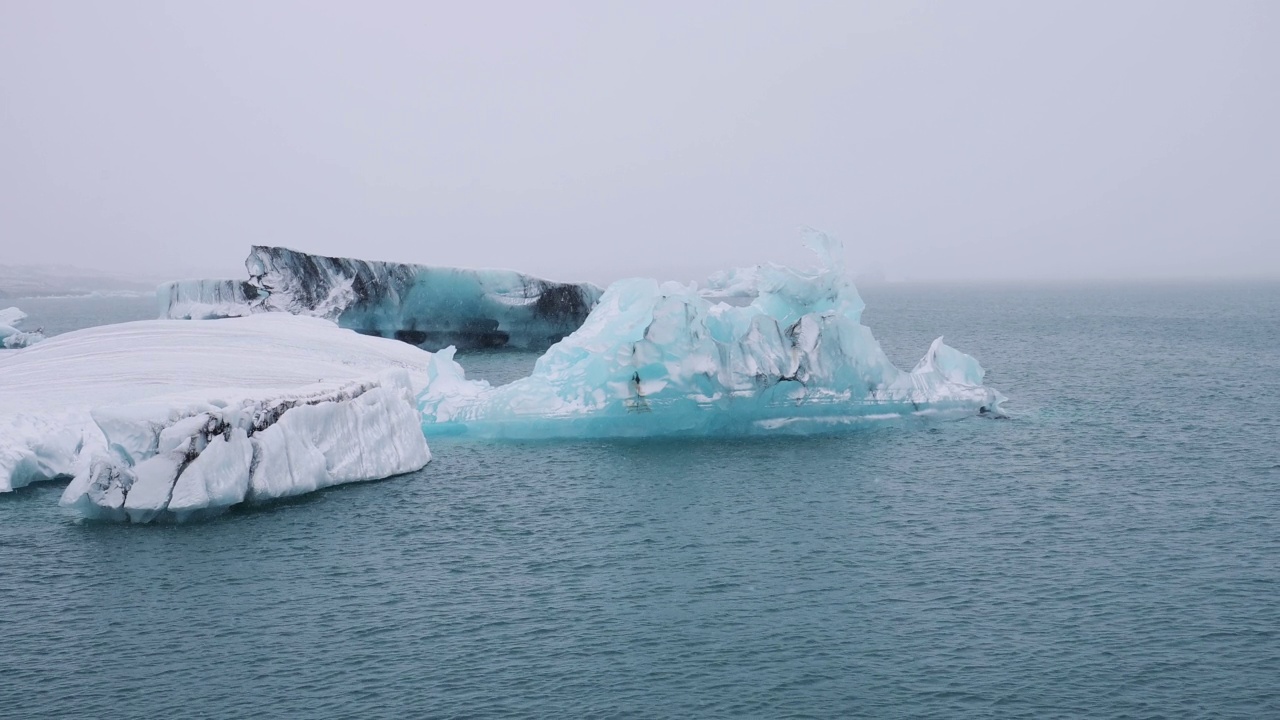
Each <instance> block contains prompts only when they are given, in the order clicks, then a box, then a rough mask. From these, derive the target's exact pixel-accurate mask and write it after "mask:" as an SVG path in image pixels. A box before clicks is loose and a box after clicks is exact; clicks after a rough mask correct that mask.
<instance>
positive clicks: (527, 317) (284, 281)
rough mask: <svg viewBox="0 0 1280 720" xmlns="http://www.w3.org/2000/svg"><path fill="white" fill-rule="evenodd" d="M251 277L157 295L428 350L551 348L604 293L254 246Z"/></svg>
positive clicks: (168, 311) (197, 315) (166, 306)
mask: <svg viewBox="0 0 1280 720" xmlns="http://www.w3.org/2000/svg"><path fill="white" fill-rule="evenodd" d="M245 267H246V268H247V270H248V273H249V279H248V280H247V281H238V280H188V281H178V282H173V283H166V284H164V285H161V286H160V287H159V288H158V290H157V296H158V299H159V303H160V315H161V317H164V318H179V319H207V318H223V317H237V316H244V315H251V314H256V313H262V312H283V313H290V314H294V315H310V316H315V317H322V318H325V319H328V320H333V321H334V322H336V323H337V324H338V325H339V326H341V327H344V328H350V329H353V330H356V331H358V332H361V333H365V334H369V335H378V336H381V337H389V338H395V339H397V340H402V341H405V342H408V343H410V344H413V345H418V346H421V347H423V348H425V349H429V350H435V349H439V348H442V347H445V346H447V345H454V346H456V347H462V348H496V347H509V348H522V349H538V350H541V349H544V348H546V347H548V346H550V345H551V344H552V343H554V342H556V341H558V340H560V339H561V338H563V337H564V336H566V335H568V334H569V333H571V332H573V331H574V330H576V329H577V328H578V327H579V326H581V325H582V323H583V321H584V320H585V319H586V317H587V315H588V314H589V313H590V312H591V308H593V307H594V306H595V304H596V302H597V301H598V300H599V299H600V294H601V290H600V289H599V288H597V287H596V286H594V285H591V284H588V283H581V284H570V283H557V282H551V281H549V280H543V279H540V278H535V277H531V276H529V275H524V274H521V273H517V272H513V271H509V270H463V269H457V268H443V267H431V266H426V265H411V264H405V263H391V262H377V261H369V260H357V259H352V258H338V257H325V256H320V255H310V254H307V253H303V252H298V251H296V250H290V249H288V248H282V247H267V246H254V247H253V248H252V250H251V251H250V253H249V257H248V258H247V259H246V260H245Z"/></svg>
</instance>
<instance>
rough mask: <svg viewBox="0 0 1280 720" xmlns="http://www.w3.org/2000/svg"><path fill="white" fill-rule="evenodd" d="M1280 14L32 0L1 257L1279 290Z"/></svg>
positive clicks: (1, 78) (1127, 8) (15, 63)
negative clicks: (819, 244)
mask: <svg viewBox="0 0 1280 720" xmlns="http://www.w3.org/2000/svg"><path fill="white" fill-rule="evenodd" d="M1277 38H1280V2H1256V3H1249V2H1231V1H1223V2H1210V1H1208V0H1206V1H1204V2H1198V3H1184V2H1167V1H1160V2H1006V3H992V2H937V3H924V4H914V3H907V2H878V3H854V2H849V1H848V0H845V1H842V2H830V3H820V2H784V1H783V0H777V1H774V2H760V3H751V2H743V1H741V0H736V1H733V2H709V1H705V0H694V1H692V2H690V1H688V0H686V1H683V2H652V1H649V2H625V3H604V2H595V1H588V0H583V1H582V2H573V3H563V2H549V1H547V0H539V1H538V2H506V3H482V2H471V3H461V2H440V3H426V2H380V3H378V2H342V3H338V2H316V1H314V0H307V1H305V2H274V1H267V2H256V1H255V2H228V1H226V0H219V1H218V2H187V1H179V2H171V3H160V2H127V1H121V0H113V2H50V1H47V0H0V263H46V262H62V263H72V264H76V265H81V266H97V267H102V268H106V269H111V270H128V269H135V270H139V271H144V272H160V273H164V272H172V273H178V274H188V275H190V274H197V275H200V274H204V275H239V274H242V273H243V264H242V263H243V259H244V256H245V255H246V253H247V251H248V247H249V245H250V244H253V243H261V244H282V245H288V246H290V247H294V248H298V249H301V250H306V251H310V252H318V253H324V254H333V255H348V256H355V257H365V258H370V259H387V260H405V261H415V262H424V263H430V264H439V265H459V266H469V267H510V268H514V269H518V270H524V271H527V272H533V273H536V274H540V275H543V276H548V277H552V278H555V279H562V280H576V279H593V280H597V281H607V280H610V279H614V278H617V277H621V276H629V275H653V274H658V275H663V276H668V277H680V278H686V277H695V276H697V275H700V274H704V273H705V272H707V271H710V270H712V269H715V268H717V267H721V266H734V265H744V264H752V263H755V262H759V261H766V260H775V261H780V260H786V259H787V258H788V257H790V256H795V255H796V254H797V253H799V252H801V251H800V249H799V242H798V238H799V234H798V232H797V228H798V227H800V226H801V225H811V226H815V227H818V228H821V229H824V230H826V231H828V232H830V233H831V234H834V235H836V236H838V237H840V238H842V239H843V240H844V241H845V244H846V246H847V247H848V251H849V260H850V263H851V264H852V265H853V266H854V267H855V268H857V269H860V270H862V271H867V270H879V271H881V272H883V273H884V274H886V275H888V276H889V277H895V278H911V279H929V278H947V279H983V278H1050V277H1062V278H1071V277H1130V276H1136V277H1163V276H1189V275H1205V274H1208V275H1272V276H1275V275H1280V41H1278V40H1277Z"/></svg>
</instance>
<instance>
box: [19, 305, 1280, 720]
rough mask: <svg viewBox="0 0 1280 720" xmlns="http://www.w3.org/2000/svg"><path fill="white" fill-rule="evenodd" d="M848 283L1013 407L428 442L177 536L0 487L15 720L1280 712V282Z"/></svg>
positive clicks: (42, 491)
mask: <svg viewBox="0 0 1280 720" xmlns="http://www.w3.org/2000/svg"><path fill="white" fill-rule="evenodd" d="M864 297H865V298H866V300H867V305H868V310H867V312H866V315H865V317H864V322H865V323H866V324H867V325H869V326H870V327H871V328H872V329H873V330H874V331H875V333H876V335H877V337H878V338H880V340H881V341H882V343H883V344H884V345H885V348H886V350H887V351H888V352H889V354H890V357H892V358H893V359H894V360H895V361H897V362H898V363H899V364H900V365H905V366H910V365H911V364H912V363H914V361H915V360H916V359H917V358H918V357H919V355H921V354H923V352H924V350H925V349H926V348H927V346H928V343H929V341H930V340H931V339H932V338H933V337H935V336H937V335H939V334H944V333H945V334H946V335H947V339H948V342H949V343H950V344H953V345H954V346H955V347H957V348H960V349H961V350H964V351H966V352H968V353H971V354H973V355H974V356H976V357H978V358H979V359H980V360H981V361H982V362H983V364H984V365H985V366H986V367H987V368H988V370H989V375H988V382H989V383H990V384H992V385H994V386H995V387H997V388H999V389H1000V390H1002V391H1003V392H1004V393H1005V394H1006V395H1008V396H1009V397H1010V402H1009V403H1008V405H1007V409H1008V410H1009V411H1010V412H1011V413H1012V414H1013V416H1014V417H1013V419H1011V420H1008V421H994V420H985V419H979V418H973V419H969V420H963V421H959V422H950V423H940V424H927V425H919V426H905V427H902V426H900V427H891V428H882V429H876V430H864V431H860V432H855V433H852V434H844V435H832V436H825V437H808V438H794V437H787V438H778V439H763V440H762V439H754V440H749V441H723V440H720V441H700V440H696V439H688V440H683V441H662V442H636V441H631V442H601V441H590V442H541V443H509V442H508V443H482V442H468V441H463V440H437V441H434V442H433V448H432V449H433V451H434V452H435V455H436V459H435V460H434V461H433V462H432V463H431V464H430V465H429V466H427V468H425V469H424V470H423V471H421V472H418V473H414V474H411V475H406V476H401V477H396V478H391V479H388V480H385V481H380V482H374V483H367V484H359V485H351V486H344V487H339V488H334V489H331V490H328V491H324V492H321V493H317V494H315V495H313V496H310V497H306V498H303V499H300V500H298V501H294V502H288V503H280V504H275V505H270V506H267V507H263V508H257V509H249V510H241V511H235V512H232V513H229V514H227V515H225V516H223V517H221V518H218V519H216V520H212V521H209V522H203V523H196V524H189V525H180V526H175V525H162V526H127V525H123V526H122V525H109V524H96V523H84V522H78V521H76V520H75V519H74V518H71V517H70V516H68V515H67V514H66V513H65V512H64V511H62V510H60V509H59V508H58V507H57V498H58V495H59V493H60V491H61V487H60V486H59V485H57V484H44V485H39V486H35V487H31V488H27V489H24V490H21V491H19V492H16V493H12V494H9V495H5V496H0V677H3V682H0V716H3V717H15V718H16V717H59V716H80V717H100V718H111V717H158V716H164V717H171V718H186V717H192V718H194V717H232V716H235V717H243V716H262V717H298V718H328V717H333V718H338V717H615V716H626V717H637V718H652V717H823V718H825V717H857V716H868V717H913V718H914V717H975V716H976V717H1037V718H1043V717H1055V716H1069V717H1083V716H1089V717H1124V716H1131V717H1147V716H1160V717H1205V716H1219V717H1276V716H1280V284H1275V283H1271V284H1267V283H1236V284H1225V283H1223V284H1187V283H1184V284H1144V285H1121V284H1094V285H1056V286H1047V287H1034V286H1006V287H977V286H955V287H945V286H933V287H927V286H914V285H903V286H885V287H878V288H867V289H865V291H864ZM58 303H62V304H61V305H58ZM16 304H18V305H19V307H23V308H24V309H25V310H27V312H29V313H30V314H31V317H30V319H29V320H28V321H27V323H28V325H29V326H30V327H36V326H38V325H44V326H45V327H46V329H47V330H49V331H51V332H59V331H65V330H67V329H71V328H72V327H76V326H83V325H86V324H94V323H101V322H111V321H118V320H123V319H135V318H137V317H150V316H151V315H152V313H153V312H154V309H153V308H152V307H150V306H149V305H148V306H145V308H144V304H143V303H141V302H139V303H135V304H134V305H136V307H135V306H134V305H131V304H130V303H111V302H105V301H104V300H102V299H99V300H96V301H95V300H89V299H82V300H75V301H72V300H59V301H53V300H49V301H42V302H39V303H23V302H22V301H18V302H16ZM533 359H534V358H533V356H531V355H527V354H510V353H490V354H473V355H469V356H463V357H461V358H460V360H461V361H462V362H463V364H464V366H466V367H468V369H469V371H470V372H471V373H472V375H473V376H481V377H486V378H489V379H490V380H492V381H494V382H504V381H509V380H511V379H514V378H515V377H519V376H521V375H523V374H525V373H527V372H528V370H529V369H530V368H531V366H532V363H533Z"/></svg>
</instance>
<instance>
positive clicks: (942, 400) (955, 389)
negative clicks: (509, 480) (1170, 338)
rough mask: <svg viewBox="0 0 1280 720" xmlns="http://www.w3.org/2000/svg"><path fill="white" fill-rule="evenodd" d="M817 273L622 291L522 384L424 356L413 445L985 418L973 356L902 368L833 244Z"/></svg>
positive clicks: (988, 398) (784, 271)
mask: <svg viewBox="0 0 1280 720" xmlns="http://www.w3.org/2000/svg"><path fill="white" fill-rule="evenodd" d="M807 242H808V244H809V246H810V247H811V248H812V249H813V250H815V252H816V253H817V254H818V257H819V260H820V267H819V269H818V270H817V271H815V272H801V271H798V270H794V269H791V268H787V267H781V266H762V267H756V268H750V269H746V270H741V271H737V272H733V273H726V274H722V275H720V276H718V277H715V278H713V279H712V281H711V283H710V284H709V286H708V287H707V288H705V289H704V290H701V291H700V290H699V289H698V288H697V287H696V286H693V285H689V286H686V285H680V284H677V283H665V284H659V283H658V282H657V281H655V280H640V279H637V280H624V281H620V282H617V283H614V284H613V285H612V286H610V287H609V289H608V290H607V291H606V292H605V293H604V296H603V297H602V298H601V300H600V303H599V305H597V306H596V308H595V310H593V311H592V313H591V315H590V316H589V317H588V318H587V320H586V322H585V323H584V324H583V326H582V327H581V328H580V329H579V330H578V331H577V332H575V333H573V334H572V335H570V336H569V337H567V338H565V339H564V340H562V341H561V342H559V343H557V344H556V345H555V346H553V347H552V348H551V349H550V350H548V351H547V353H546V354H545V355H543V356H542V357H541V358H539V359H538V361H537V364H536V365H535V368H534V372H533V374H532V375H531V376H530V377H527V378H524V379H521V380H517V381H515V382H513V383H510V384H508V385H503V386H499V387H492V386H490V385H489V384H488V383H486V382H483V381H469V380H467V379H466V377H465V374H464V373H463V371H462V368H461V367H460V366H459V365H458V364H457V363H455V362H454V361H453V359H452V357H453V356H452V353H451V352H450V351H447V350H446V351H444V352H440V353H437V354H436V355H435V356H434V357H433V359H432V362H431V368H430V375H431V379H430V383H429V384H428V386H427V388H426V389H425V390H424V391H423V392H422V393H421V394H420V395H419V398H418V402H419V405H420V406H421V408H422V411H423V430H424V431H425V432H426V433H427V434H428V435H433V434H446V433H469V434H475V435H482V436H501V437H521V438H537V437H564V436H575V437H592V436H596V437H599V436H652V435H680V434H697V435H709V434H710V435H714V434H753V433H768V432H779V431H784V432H812V431H814V430H821V429H825V428H830V427H833V426H842V425H858V424H864V423H870V422H880V421H885V420H890V419H904V418H913V417H953V416H962V415H970V414H999V413H1000V403H1001V402H1002V401H1003V400H1004V398H1003V397H1002V396H1001V395H1000V394H999V393H998V392H996V391H995V390H993V389H991V388H988V387H985V386H983V385H982V380H983V374H984V373H983V370H982V366H981V365H979V364H978V362H977V361H976V360H974V359H973V358H971V357H969V356H968V355H965V354H964V353H961V352H959V351H957V350H955V349H953V348H951V347H949V346H947V345H946V344H944V343H943V342H942V338H938V340H936V341H935V342H934V343H933V345H932V347H930V348H929V351H928V353H927V354H926V355H925V357H924V358H923V359H922V360H921V361H920V363H919V364H918V365H917V366H916V367H915V369H913V370H912V371H911V372H903V371H901V370H899V369H898V368H896V367H894V365H893V364H892V363H891V362H890V361H889V359H888V358H887V357H886V356H885V354H884V352H883V351H882V350H881V348H880V345H879V343H878V342H876V340H875V338H874V337H873V336H872V334H871V331H870V330H869V329H868V328H866V327H865V326H863V325H862V324H861V314H862V310H863V307H864V306H863V302H862V299H861V298H860V297H859V295H858V292H857V290H856V289H855V288H854V286H853V283H852V282H851V281H850V280H849V279H848V277H847V276H846V274H845V271H844V264H843V259H842V253H843V248H842V247H841V246H840V245H839V244H838V243H836V242H835V241H833V240H832V239H830V238H828V237H827V236H825V235H822V234H820V233H816V232H812V233H810V234H809V235H808V237H807Z"/></svg>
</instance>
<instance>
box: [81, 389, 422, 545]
mask: <svg viewBox="0 0 1280 720" xmlns="http://www.w3.org/2000/svg"><path fill="white" fill-rule="evenodd" d="M91 415H92V416H93V419H94V422H95V423H96V424H97V426H98V428H99V429H100V430H101V431H102V434H103V438H104V439H105V441H106V448H105V449H103V448H99V449H97V450H96V451H95V452H93V453H91V454H89V456H88V457H86V458H83V459H82V460H81V462H80V470H79V472H78V473H77V475H76V476H75V478H74V479H73V480H72V481H71V483H70V484H69V485H68V486H67V488H66V490H65V492H64V493H63V495H62V504H63V505H64V506H66V507H70V508H73V509H75V510H77V511H78V512H79V513H80V514H81V515H84V516H85V517H89V518H95V519H104V520H118V521H123V520H129V521H131V522H150V521H153V520H157V519H162V518H172V519H175V520H178V521H183V520H187V519H191V518H193V517H202V516H208V515H212V514H216V513H218V512H221V511H223V510H225V509H227V508H229V507H231V506H233V505H237V504H240V503H243V502H250V503H253V502H261V501H265V500H271V499H276V498H282V497H288V496H291V495H298V494H302V493H307V492H312V491H314V490H318V489H320V488H324V487H329V486H331V485H337V484H340V483H348V482H356V481H360V480H369V479H375V478H383V477H389V476H391V475H398V474H400V473H405V472H412V471H414V470H418V469H419V468H421V467H423V466H424V465H426V464H427V462H429V461H430V459H431V453H430V451H429V450H428V449H427V443H426V440H425V439H424V437H423V435H422V430H421V428H420V427H419V424H418V415H417V412H416V408H415V406H414V405H413V402H412V394H411V385H410V381H409V378H408V375H407V373H406V372H405V371H404V370H399V371H390V372H388V373H386V374H385V375H384V376H383V377H382V378H380V379H378V380H365V381H359V382H353V383H346V384H340V385H314V386H310V387H306V388H300V389H296V390H288V391H266V392H263V391H258V392H252V393H249V394H247V395H237V394H236V393H234V392H233V393H227V392H223V393H219V394H216V395H214V396H211V397H204V396H200V395H194V396H189V397H187V398H180V397H168V398H156V399H153V400H150V401H148V402H145V403H140V404H131V405H125V406H120V407H107V408H99V409H95V410H94V411H92V412H91Z"/></svg>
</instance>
